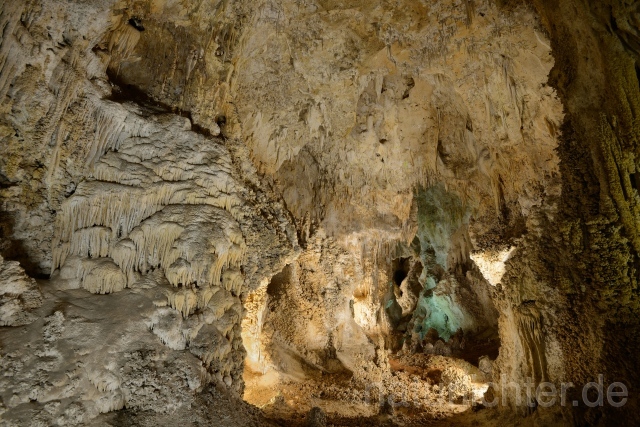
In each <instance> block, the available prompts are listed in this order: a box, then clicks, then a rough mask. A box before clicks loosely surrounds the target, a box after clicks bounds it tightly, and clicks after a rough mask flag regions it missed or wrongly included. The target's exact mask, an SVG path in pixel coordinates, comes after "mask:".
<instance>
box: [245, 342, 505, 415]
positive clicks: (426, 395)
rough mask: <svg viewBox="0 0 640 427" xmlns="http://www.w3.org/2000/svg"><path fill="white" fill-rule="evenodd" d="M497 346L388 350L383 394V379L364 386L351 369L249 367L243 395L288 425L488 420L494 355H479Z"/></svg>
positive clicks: (487, 343) (477, 343)
mask: <svg viewBox="0 0 640 427" xmlns="http://www.w3.org/2000/svg"><path fill="white" fill-rule="evenodd" d="M498 346H499V344H498V343H497V342H495V341H492V340H486V341H483V342H476V343H472V344H469V345H467V346H466V348H465V349H462V350H460V349H458V350H457V351H455V352H453V353H452V352H451V350H450V349H449V348H448V347H444V351H442V350H441V352H443V353H447V354H448V355H442V354H424V353H413V352H411V351H408V350H400V351H398V352H397V353H395V354H390V355H389V358H388V362H389V373H390V374H389V375H387V376H386V377H385V378H384V379H383V380H382V382H383V383H384V384H385V386H386V390H387V392H389V394H385V395H381V394H379V389H378V386H379V384H380V382H372V383H370V384H371V385H370V386H366V387H364V388H363V387H362V386H361V385H360V384H359V383H358V382H357V381H354V379H353V377H352V375H350V374H348V373H334V374H331V373H322V372H315V374H311V375H309V376H308V377H307V378H305V379H304V380H302V381H300V380H296V379H288V380H286V379H285V380H283V379H280V378H278V377H277V376H274V375H271V374H266V375H262V374H261V373H255V372H251V371H250V370H245V374H244V380H245V393H244V400H245V401H246V402H248V403H250V404H252V405H255V406H256V407H258V408H259V409H260V410H261V411H262V412H263V414H264V416H265V417H266V418H267V419H269V420H272V421H273V422H275V423H277V424H279V425H284V426H296V427H297V426H300V427H304V426H309V425H312V426H316V425H317V426H320V425H325V424H323V422H322V421H318V420H325V421H326V425H328V426H367V425H386V426H424V425H434V426H436V425H443V426H444V425H479V424H485V423H489V424H491V423H495V422H498V421H497V420H498V417H500V416H501V414H499V413H497V412H496V411H492V410H491V409H489V408H486V407H485V406H483V404H482V402H483V397H484V398H485V399H487V401H491V398H489V396H490V395H485V392H486V391H487V389H488V387H489V382H490V381H491V380H492V378H491V362H490V360H491V359H490V358H489V357H486V356H482V355H484V354H487V353H489V354H493V353H495V354H497V351H498ZM478 355H481V359H480V360H481V361H480V363H478V360H479V358H478V357H477V356H478ZM494 358H495V355H494ZM465 359H468V360H470V361H471V360H473V359H475V361H476V363H475V365H474V364H472V363H470V362H469V361H467V360H465ZM477 365H479V366H477ZM318 409H319V410H318ZM502 415H504V414H502ZM503 421H504V422H506V421H505V420H503ZM314 422H316V423H317V424H314ZM514 425H515V424H514Z"/></svg>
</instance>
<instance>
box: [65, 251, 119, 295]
mask: <svg viewBox="0 0 640 427" xmlns="http://www.w3.org/2000/svg"><path fill="white" fill-rule="evenodd" d="M78 269H79V271H78V274H77V277H78V278H79V279H80V283H81V285H82V287H83V288H84V289H86V290H88V291H89V292H91V293H94V294H110V293H113V292H119V291H121V290H123V289H124V288H125V287H126V286H127V277H126V276H125V274H124V273H123V272H122V270H120V269H119V268H118V266H117V265H115V264H114V263H113V261H111V259H109V258H98V259H84V260H82V262H80V263H79V268H78Z"/></svg>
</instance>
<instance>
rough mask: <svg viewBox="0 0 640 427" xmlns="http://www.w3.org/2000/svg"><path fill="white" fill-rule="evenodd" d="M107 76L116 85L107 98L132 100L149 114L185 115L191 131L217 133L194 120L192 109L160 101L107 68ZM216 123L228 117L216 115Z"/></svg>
mask: <svg viewBox="0 0 640 427" xmlns="http://www.w3.org/2000/svg"><path fill="white" fill-rule="evenodd" d="M107 76H108V77H109V81H110V82H111V83H112V84H113V85H114V86H113V91H112V93H111V96H110V97H108V98H107V99H108V100H109V101H113V102H117V103H120V104H124V103H127V102H132V103H135V104H137V105H138V106H140V107H141V108H142V109H143V110H144V111H145V112H146V113H147V114H150V115H159V114H175V115H178V116H180V117H185V118H187V119H189V121H190V122H191V131H192V132H195V133H198V134H200V135H203V136H205V137H207V138H213V137H215V135H213V134H212V133H211V131H210V130H209V129H207V128H205V127H203V126H201V125H199V124H197V123H195V122H194V120H193V117H192V115H191V112H190V111H185V110H181V109H179V108H175V107H172V106H170V105H168V104H166V103H164V102H161V101H158V100H156V99H154V98H152V97H151V96H149V95H148V94H147V93H146V92H144V91H143V90H141V89H140V88H139V87H137V86H135V85H132V84H129V83H127V82H125V81H124V80H123V79H122V78H121V77H119V76H118V75H116V74H115V73H114V72H113V71H111V70H107ZM216 123H217V124H218V126H220V128H221V129H222V127H223V126H224V125H225V124H226V123H227V118H226V116H224V115H220V116H218V117H216ZM219 137H220V138H222V139H225V137H224V135H222V134H220V135H219Z"/></svg>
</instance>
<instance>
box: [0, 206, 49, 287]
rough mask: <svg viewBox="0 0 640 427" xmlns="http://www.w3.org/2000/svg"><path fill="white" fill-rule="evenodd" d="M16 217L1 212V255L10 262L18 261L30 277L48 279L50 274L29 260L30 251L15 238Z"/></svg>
mask: <svg viewBox="0 0 640 427" xmlns="http://www.w3.org/2000/svg"><path fill="white" fill-rule="evenodd" d="M14 229H15V217H14V215H11V214H10V213H8V212H2V211H0V255H2V257H3V258H4V259H5V260H8V261H18V262H19V263H20V266H21V267H22V268H23V269H24V271H25V273H26V274H27V275H28V276H29V277H33V278H34V279H43V280H45V279H48V278H49V274H47V273H46V272H45V271H43V270H42V268H40V266H39V265H38V264H37V263H35V262H33V261H32V260H31V259H29V256H28V253H29V251H28V250H27V249H26V248H25V247H24V243H23V242H22V241H21V240H17V239H14V238H13V234H14Z"/></svg>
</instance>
